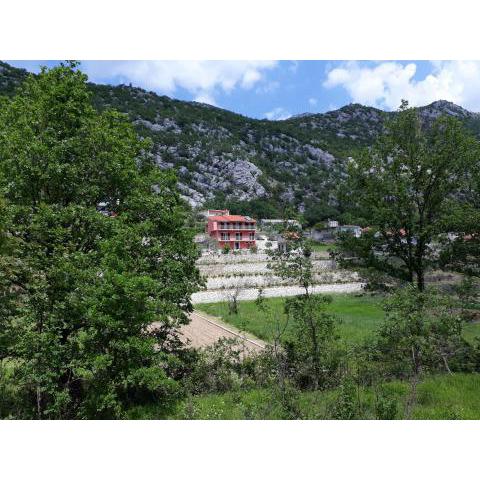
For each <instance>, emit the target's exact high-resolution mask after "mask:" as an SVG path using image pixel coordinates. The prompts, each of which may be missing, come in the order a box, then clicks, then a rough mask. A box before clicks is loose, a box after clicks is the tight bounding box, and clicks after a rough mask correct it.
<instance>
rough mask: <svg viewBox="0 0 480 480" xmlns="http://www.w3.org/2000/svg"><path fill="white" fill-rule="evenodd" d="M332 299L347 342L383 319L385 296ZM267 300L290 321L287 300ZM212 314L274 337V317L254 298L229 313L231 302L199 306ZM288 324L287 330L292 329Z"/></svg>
mask: <svg viewBox="0 0 480 480" xmlns="http://www.w3.org/2000/svg"><path fill="white" fill-rule="evenodd" d="M332 299H333V301H332V303H331V304H330V305H329V306H328V307H327V311H329V312H331V313H333V314H334V315H335V317H336V318H337V320H338V331H339V334H340V336H341V338H342V339H344V340H345V341H347V342H353V343H356V342H359V341H361V340H364V339H366V338H368V336H369V335H371V334H373V333H374V332H375V330H376V328H377V327H378V326H379V324H380V323H381V321H382V319H383V311H382V308H381V301H382V299H381V297H372V296H367V295H362V296H355V295H332ZM265 302H266V303H267V305H268V306H269V309H271V311H272V312H273V313H274V315H275V316H278V318H280V319H281V322H282V324H284V322H286V316H285V313H284V311H283V310H284V300H283V299H282V298H267V299H265ZM198 309H199V310H202V311H204V312H206V313H208V314H210V315H214V316H217V317H221V318H222V319H223V320H224V321H225V322H227V323H230V324H231V325H234V326H235V327H237V328H239V329H241V330H245V331H247V332H250V333H252V334H253V335H255V336H256V337H258V338H261V339H262V340H265V341H270V340H272V338H273V332H274V330H273V321H272V317H271V316H270V315H269V314H266V313H264V312H262V311H260V310H258V307H257V306H256V305H255V302H254V301H243V302H239V311H238V314H237V315H235V314H229V313H228V305H227V303H225V302H222V303H206V304H202V305H199V306H198ZM288 330H289V325H287V329H286V333H288Z"/></svg>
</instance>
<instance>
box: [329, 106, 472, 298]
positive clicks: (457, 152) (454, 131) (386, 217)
mask: <svg viewBox="0 0 480 480" xmlns="http://www.w3.org/2000/svg"><path fill="white" fill-rule="evenodd" d="M477 152H478V145H477V142H476V141H475V140H474V139H473V138H472V137H470V136H468V135H467V134H466V133H465V131H464V128H463V127H462V125H461V123H460V122H459V121H458V120H456V119H453V118H447V117H440V118H438V119H436V120H435V121H434V122H433V124H431V125H427V124H422V123H421V121H420V119H419V117H418V114H417V111H416V110H415V109H413V108H408V104H407V103H406V102H403V103H402V106H401V107H400V111H399V112H398V114H397V115H396V116H395V118H394V120H392V121H391V122H390V123H389V124H387V129H386V133H385V134H384V135H383V136H382V137H381V138H380V140H379V141H378V143H377V144H376V145H375V146H374V147H373V148H372V149H370V150H369V151H366V152H364V154H363V155H360V156H359V157H358V158H356V159H355V160H353V159H352V160H351V161H350V163H349V165H348V168H347V180H346V182H345V185H344V195H345V197H347V198H348V202H347V203H348V204H350V205H353V209H354V210H355V212H356V216H357V217H358V218H363V219H364V221H365V223H366V224H367V225H368V227H369V228H370V233H369V234H368V235H366V236H364V237H363V238H360V239H352V238H346V237H344V238H343V239H342V241H341V242H339V243H340V245H339V247H340V250H339V255H338V259H339V260H340V261H341V262H343V264H344V265H345V266H348V265H352V264H354V265H356V266H357V267H364V268H367V269H375V270H377V271H381V272H385V273H388V274H389V275H390V276H392V277H395V278H397V279H400V280H403V281H407V282H415V283H416V285H417V287H418V289H419V290H423V289H424V288H425V272H426V271H427V269H428V268H429V267H430V266H431V265H433V264H434V263H435V262H436V260H437V257H438V253H439V252H438V250H439V248H440V244H439V240H440V236H441V234H444V233H446V225H448V224H451V223H452V219H451V218H449V217H451V215H452V212H455V211H456V210H455V208H454V206H455V205H458V204H459V202H460V201H461V200H460V194H461V193H462V189H463V187H464V185H465V181H466V179H467V178H468V175H469V174H470V172H471V171H472V170H473V166H474V164H475V162H476V161H477ZM457 227H459V226H457ZM460 230H461V228H460ZM349 259H350V260H349ZM352 259H354V260H355V261H352Z"/></svg>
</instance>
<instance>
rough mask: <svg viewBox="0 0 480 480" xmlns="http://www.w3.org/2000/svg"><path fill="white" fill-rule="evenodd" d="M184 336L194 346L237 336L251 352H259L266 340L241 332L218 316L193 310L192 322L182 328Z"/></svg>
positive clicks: (210, 343)
mask: <svg viewBox="0 0 480 480" xmlns="http://www.w3.org/2000/svg"><path fill="white" fill-rule="evenodd" d="M181 333H182V335H183V336H184V338H185V339H186V340H187V341H188V342H189V343H190V345H191V346H192V347H195V348H200V347H205V346H208V345H212V344H213V343H215V342H216V341H217V340H220V338H235V339H238V340H240V341H241V342H242V343H244V345H245V348H246V349H247V350H248V351H250V352H259V351H262V350H263V349H264V348H265V342H263V341H262V340H259V339H258V338H255V337H254V336H253V335H249V334H246V333H245V332H243V333H242V332H240V331H239V330H238V329H237V328H235V327H234V326H232V325H226V324H224V323H223V322H222V321H221V320H219V319H218V318H214V317H211V316H210V315H207V314H205V313H199V312H193V313H191V314H190V323H189V324H188V325H184V326H183V327H182V329H181Z"/></svg>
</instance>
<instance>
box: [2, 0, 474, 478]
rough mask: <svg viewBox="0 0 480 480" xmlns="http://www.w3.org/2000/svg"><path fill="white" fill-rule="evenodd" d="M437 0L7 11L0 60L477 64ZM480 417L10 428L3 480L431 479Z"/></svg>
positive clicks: (454, 15) (461, 14)
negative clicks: (468, 61) (462, 61)
mask: <svg viewBox="0 0 480 480" xmlns="http://www.w3.org/2000/svg"><path fill="white" fill-rule="evenodd" d="M479 18H480V17H479V15H478V7H476V6H475V3H474V2H473V1H466V0H456V1H455V2H451V1H448V2H446V1H444V0H437V1H435V2H433V1H431V2H430V1H426V0H423V1H419V0H402V1H401V2H400V1H398V2H395V1H392V0H390V1H389V0H349V1H346V0H335V1H330V0H324V1H320V0H316V1H313V0H312V1H308V0H295V1H285V0H276V1H270V0H268V1H267V0H242V1H240V0H235V1H234V0H189V1H188V2H187V1H185V0H174V1H173V0H164V1H161V0H156V1H146V0H135V1H128V2H127V1H125V0H108V1H107V0H95V1H93V0H83V1H81V2H80V1H79V2H68V1H67V0H57V1H55V0H42V1H39V0H37V1H33V0H32V1H25V0H16V1H15V2H12V1H11V2H4V4H2V7H1V28H0V58H3V59H12V60H13V59H34V60H40V59H43V60H44V59H62V58H76V59H83V60H86V59H183V60H187V59H252V60H254V59H335V60H344V59H357V60H361V59H394V60H402V59H411V60H414V59H417V60H421V59H428V60H435V59H437V60H438V59H479V58H480V51H479V44H478V19H479ZM477 430H478V423H477V422H407V421H403V422H212V421H211V422H178V421H177V422H157V421H152V422H6V421H4V422H1V423H0V454H1V458H2V464H1V467H0V468H1V473H2V477H3V478H12V479H21V478H29V479H30V478H36V479H43V478H45V479H49V480H55V479H62V480H64V479H82V480H85V479H99V478H100V479H110V478H112V479H115V480H116V479H122V478H129V479H135V478H140V479H144V478H147V477H148V478H152V477H153V478H172V477H173V478H195V479H198V478H208V479H216V478H221V479H237V478H241V479H242V480H243V479H245V478H246V477H252V478H263V479H270V478H274V479H278V478H289V479H306V478H312V477H313V478H325V479H328V480H330V479H337V478H355V479H358V478H360V479H361V478H368V479H377V478H378V479H382V480H383V479H386V478H388V479H402V480H403V479H405V478H411V479H417V478H434V479H435V480H441V479H447V478H448V479H452V478H471V477H472V476H473V475H472V474H473V473H474V472H478V460H477V457H478V451H477V450H478V448H477V436H478V435H476V433H477Z"/></svg>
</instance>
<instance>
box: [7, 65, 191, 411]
mask: <svg viewBox="0 0 480 480" xmlns="http://www.w3.org/2000/svg"><path fill="white" fill-rule="evenodd" d="M76 67H77V64H76V63H74V62H70V63H67V64H62V65H60V66H58V67H55V68H53V69H50V70H47V69H45V68H44V69H42V71H41V73H40V74H39V75H37V76H34V75H31V76H29V78H28V79H27V80H26V81H25V82H24V84H23V85H22V86H21V88H20V89H19V91H18V94H17V95H16V96H14V97H13V98H11V99H9V100H5V101H3V103H2V104H1V106H0V194H2V195H3V197H4V201H2V203H1V210H2V211H1V214H0V228H1V229H2V232H0V249H3V251H1V252H0V254H2V256H1V261H0V296H1V297H2V298H5V299H8V303H6V302H4V303H3V304H2V305H3V306H2V308H3V309H2V311H1V312H0V313H1V314H2V324H1V328H2V335H1V338H2V341H1V343H0V347H1V348H2V351H1V352H0V353H1V358H3V359H5V360H6V361H7V362H8V368H10V369H11V371H12V372H13V374H12V375H13V378H14V381H15V385H16V388H17V389H18V392H19V396H20V397H21V401H18V402H17V403H16V408H17V411H16V413H15V414H16V415H18V416H21V417H22V418H29V417H30V418H112V417H122V416H123V415H124V412H125V410H126V409H127V408H128V407H129V405H131V403H132V402H133V401H135V402H136V404H138V403H141V402H142V401H144V400H145V401H146V400H152V399H155V400H156V401H158V402H159V403H162V402H164V403H165V406H166V408H167V406H168V404H169V402H171V401H172V400H174V399H175V398H176V397H178V394H179V393H180V389H179V387H178V385H177V382H176V381H175V378H174V377H175V370H176V369H178V368H179V366H178V361H179V360H178V358H179V357H178V355H179V352H180V351H181V348H180V342H179V340H178V334H177V328H178V327H179V326H180V325H181V324H184V323H186V322H187V321H188V317H187V313H188V311H189V310H191V304H190V296H191V294H192V293H193V292H194V291H195V290H196V289H197V288H198V285H199V282H200V277H199V273H198V271H197V269H196V267H195V259H196V258H197V252H196V249H195V247H194V244H193V241H192V238H193V233H192V232H191V231H190V230H188V229H186V228H184V223H185V205H184V202H183V201H182V199H181V198H180V196H179V193H178V192H177V189H176V178H175V176H174V175H173V174H172V173H171V172H162V171H160V170H159V169H158V167H156V165H155V163H154V162H153V160H152V156H151V155H150V153H149V149H150V143H149V142H147V141H145V140H142V139H140V138H139V137H138V136H137V134H136V133H135V131H134V129H133V127H132V125H131V124H130V123H129V122H128V120H127V117H126V116H125V115H122V114H119V113H117V112H115V111H113V110H105V111H103V112H102V113H98V112H97V111H96V110H95V109H94V107H93V106H92V103H91V96H90V93H89V91H88V88H87V77H86V76H85V75H84V74H83V73H81V72H80V71H79V70H78V69H77V68H76ZM5 239H6V240H8V242H9V246H8V248H5V247H4V243H5Z"/></svg>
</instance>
